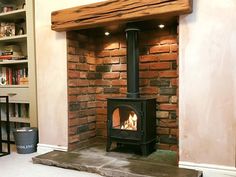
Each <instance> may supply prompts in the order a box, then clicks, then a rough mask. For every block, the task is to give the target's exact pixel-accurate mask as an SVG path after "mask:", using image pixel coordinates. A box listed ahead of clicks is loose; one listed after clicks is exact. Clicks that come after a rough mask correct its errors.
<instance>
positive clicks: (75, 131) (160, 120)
mask: <svg viewBox="0 0 236 177" xmlns="http://www.w3.org/2000/svg"><path fill="white" fill-rule="evenodd" d="M174 31H175V30H174ZM67 38H68V93H69V96H68V98H69V99H68V101H69V108H68V109H69V147H70V148H73V147H76V145H77V144H78V143H81V142H83V141H86V140H87V139H89V138H91V137H94V136H106V134H107V132H106V120H107V110H106V109H107V107H106V106H107V105H106V98H109V97H120V96H123V97H125V96H126V84H127V81H126V44H125V43H126V42H125V35H124V34H119V35H115V36H104V37H96V38H95V37H93V38H91V39H89V38H87V37H85V36H82V35H78V34H76V33H74V32H69V33H68V34H67ZM177 52H178V44H177V34H176V32H173V30H171V29H166V30H160V31H148V32H141V33H140V73H139V76H140V93H141V96H142V97H156V98H157V114H156V115H157V134H158V144H157V147H158V148H160V149H171V150H177V148H178V147H177V144H178V114H177V112H178V105H177V103H178V96H177V92H178V72H177V71H178V66H177V65H178V62H177V61H178V60H177V58H178V53H177Z"/></svg>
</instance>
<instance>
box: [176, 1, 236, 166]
mask: <svg viewBox="0 0 236 177" xmlns="http://www.w3.org/2000/svg"><path fill="white" fill-rule="evenodd" d="M193 6H194V8H193V13H192V14H191V15H186V16H182V17H181V18H180V23H179V44H180V50H179V52H180V54H179V61H180V67H179V78H180V83H179V85H180V89H179V95H180V103H179V111H180V112H179V119H180V121H179V125H180V136H179V138H180V161H182V162H193V163H197V164H217V165H224V166H232V167H235V148H236V146H235V137H236V126H235V123H236V120H235V119H236V114H235V111H236V105H235V99H236V98H235V95H236V87H235V84H236V1H235V0H211V1H206V0H194V5H193Z"/></svg>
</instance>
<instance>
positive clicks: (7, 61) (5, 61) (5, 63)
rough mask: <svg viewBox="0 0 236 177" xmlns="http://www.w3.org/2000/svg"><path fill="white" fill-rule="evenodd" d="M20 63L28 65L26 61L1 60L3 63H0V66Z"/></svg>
mask: <svg viewBox="0 0 236 177" xmlns="http://www.w3.org/2000/svg"><path fill="white" fill-rule="evenodd" d="M20 63H28V60H3V61H0V65H8V64H20Z"/></svg>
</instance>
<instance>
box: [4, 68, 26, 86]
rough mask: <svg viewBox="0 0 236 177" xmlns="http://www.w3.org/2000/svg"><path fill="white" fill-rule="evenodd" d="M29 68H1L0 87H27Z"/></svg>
mask: <svg viewBox="0 0 236 177" xmlns="http://www.w3.org/2000/svg"><path fill="white" fill-rule="evenodd" d="M27 84H28V68H27V67H22V68H14V67H0V85H27Z"/></svg>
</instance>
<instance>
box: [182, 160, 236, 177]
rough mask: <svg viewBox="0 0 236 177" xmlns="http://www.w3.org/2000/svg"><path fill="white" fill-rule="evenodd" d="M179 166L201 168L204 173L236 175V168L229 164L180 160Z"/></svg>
mask: <svg viewBox="0 0 236 177" xmlns="http://www.w3.org/2000/svg"><path fill="white" fill-rule="evenodd" d="M179 167H181V168H188V169H195V170H200V171H203V174H204V173H207V172H210V173H211V174H216V175H222V176H236V168H235V167H229V166H221V165H212V164H198V163H192V162H183V161H180V162H179ZM203 176H205V175H203Z"/></svg>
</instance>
